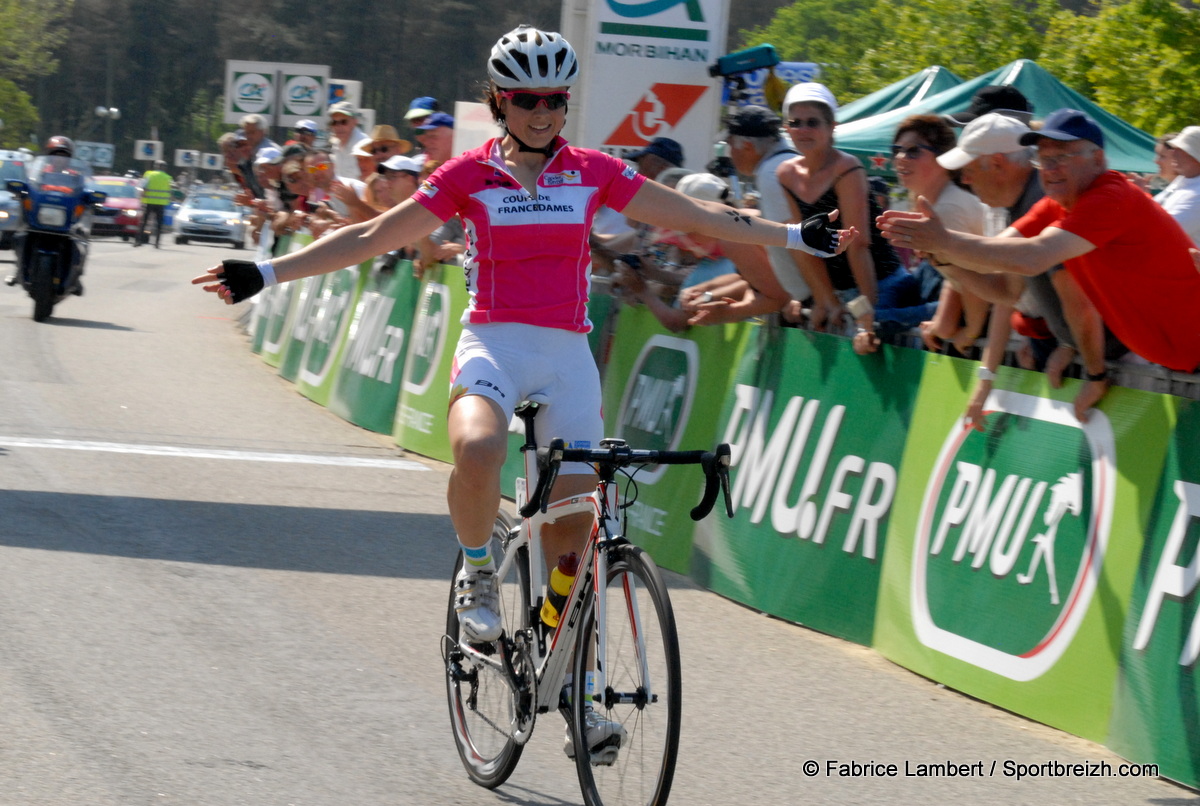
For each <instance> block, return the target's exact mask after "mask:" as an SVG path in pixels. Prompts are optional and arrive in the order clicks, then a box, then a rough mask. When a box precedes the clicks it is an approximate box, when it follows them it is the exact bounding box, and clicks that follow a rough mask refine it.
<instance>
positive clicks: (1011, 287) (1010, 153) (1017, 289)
mask: <svg viewBox="0 0 1200 806" xmlns="http://www.w3.org/2000/svg"><path fill="white" fill-rule="evenodd" d="M1029 132H1030V128H1029V127H1028V126H1027V125H1025V123H1024V122H1022V121H1021V120H1020V119H1019V118H1017V117H1015V116H1012V115H1008V114H1004V113H996V112H992V113H987V114H984V115H981V116H979V117H976V118H974V119H973V120H972V121H971V122H970V123H968V124H967V126H966V128H965V129H963V132H962V135H961V136H960V137H959V140H958V145H957V146H956V147H955V148H952V149H950V150H949V151H947V152H946V153H945V154H942V155H940V156H938V158H937V161H938V164H940V165H941V166H942V167H943V168H945V169H947V170H950V171H956V170H958V171H961V172H962V183H963V184H964V185H967V186H968V187H970V188H971V190H972V191H974V193H975V195H976V196H978V197H979V200H980V201H982V202H983V203H984V204H986V205H988V206H989V207H991V208H993V210H995V211H1002V212H1003V213H1004V219H1005V220H1004V224H1005V225H1008V224H1011V223H1012V222H1014V221H1017V220H1018V219H1020V218H1021V217H1022V216H1023V215H1025V214H1026V213H1027V212H1029V210H1030V209H1031V208H1032V207H1033V205H1034V204H1035V203H1037V202H1038V201H1039V200H1040V199H1041V198H1042V197H1043V196H1044V195H1045V194H1044V193H1043V191H1042V183H1041V179H1040V177H1039V175H1038V171H1037V169H1036V168H1034V167H1033V151H1032V149H1030V148H1029V147H1028V146H1023V145H1021V138H1022V137H1024V136H1025V135H1026V134H1028V133H1029ZM943 271H947V272H951V273H953V276H954V278H955V279H956V280H957V281H958V282H959V283H961V284H962V285H963V286H964V287H966V288H968V289H969V290H970V291H971V292H972V293H975V294H978V295H979V296H981V297H983V298H984V299H986V300H987V301H989V302H991V303H993V305H994V306H995V307H993V309H992V315H991V319H990V320H989V322H988V339H987V346H986V347H985V348H984V352H983V356H982V357H981V359H980V366H979V384H978V386H977V387H976V390H975V394H974V395H973V396H972V398H971V402H970V404H969V405H968V408H967V421H968V423H969V424H970V425H972V426H974V427H975V428H976V429H978V430H980V431H982V430H983V410H984V403H985V402H986V401H987V396H988V394H990V392H991V390H992V384H993V382H994V381H995V378H996V370H997V368H998V367H999V366H1000V363H1001V362H1002V361H1003V359H1004V352H1005V350H1006V349H1007V347H1008V340H1009V335H1010V334H1011V330H1012V327H1013V324H1014V323H1015V322H1020V323H1023V324H1025V325H1027V326H1028V327H1027V328H1023V330H1024V331H1025V335H1028V336H1030V343H1031V345H1032V346H1033V348H1034V351H1035V354H1036V353H1038V352H1040V353H1041V354H1040V355H1037V358H1039V359H1041V360H1039V361H1038V364H1039V365H1040V364H1041V363H1042V362H1043V361H1044V363H1045V368H1046V374H1047V375H1048V376H1049V379H1050V385H1051V386H1053V387H1054V388H1056V389H1057V388H1058V387H1059V386H1061V385H1062V374H1063V371H1064V370H1065V369H1066V368H1067V367H1068V366H1069V365H1070V362H1071V361H1072V360H1073V359H1074V357H1075V353H1076V347H1075V345H1076V339H1075V337H1074V336H1073V334H1072V332H1071V326H1070V324H1069V321H1068V319H1069V317H1068V314H1073V313H1074V311H1075V310H1076V309H1077V307H1078V306H1073V305H1067V306H1066V308H1067V310H1066V311H1064V305H1063V300H1064V299H1067V300H1078V299H1079V298H1080V297H1081V296H1082V294H1083V291H1082V289H1080V287H1079V284H1078V283H1077V282H1075V280H1074V279H1072V277H1071V275H1070V274H1069V273H1068V272H1066V271H1063V266H1062V264H1056V265H1054V266H1052V267H1050V268H1049V269H1047V270H1046V271H1044V272H1042V273H1041V274H1034V275H1028V276H1021V275H1018V274H1007V273H1006V274H977V273H975V272H971V271H962V270H960V269H957V268H955V267H953V266H948V267H945V268H944V269H943ZM1014 311H1016V312H1017V315H1016V316H1014V315H1013V312H1014ZM1036 320H1040V322H1039V321H1036ZM1039 331H1041V333H1043V334H1044V333H1045V331H1048V332H1049V336H1050V338H1046V337H1045V336H1044V335H1042V336H1041V337H1039V336H1038V335H1034V334H1037V333H1038V332H1039ZM1105 337H1106V338H1105V354H1106V356H1107V357H1109V358H1115V357H1117V356H1119V355H1120V354H1122V353H1124V352H1125V348H1124V346H1123V345H1122V344H1121V343H1120V342H1119V341H1118V340H1117V339H1116V338H1115V337H1113V336H1112V334H1111V333H1109V332H1107V330H1106V332H1105ZM1056 343H1057V344H1056ZM1043 345H1044V346H1043ZM1039 347H1042V348H1043V349H1042V350H1040V351H1039V350H1038V348H1039ZM1050 347H1053V348H1054V351H1053V352H1052V353H1049V354H1047V349H1048V348H1050Z"/></svg>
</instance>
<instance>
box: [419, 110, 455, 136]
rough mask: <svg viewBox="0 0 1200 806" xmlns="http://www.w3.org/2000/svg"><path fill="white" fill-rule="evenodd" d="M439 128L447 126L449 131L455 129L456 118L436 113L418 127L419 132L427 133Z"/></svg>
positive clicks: (443, 113)
mask: <svg viewBox="0 0 1200 806" xmlns="http://www.w3.org/2000/svg"><path fill="white" fill-rule="evenodd" d="M439 126H445V127H446V128H447V129H453V128H454V116H453V115H447V114H446V113H445V112H434V113H433V114H432V115H430V116H429V117H428V118H426V119H425V122H424V123H422V124H421V125H420V126H418V127H417V131H421V132H427V131H429V130H430V129H436V128H438V127H439Z"/></svg>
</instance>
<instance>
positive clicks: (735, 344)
mask: <svg viewBox="0 0 1200 806" xmlns="http://www.w3.org/2000/svg"><path fill="white" fill-rule="evenodd" d="M620 322H621V326H620V328H619V330H618V332H617V334H616V338H615V339H614V342H613V345H612V352H611V354H610V356H609V363H608V367H607V370H606V375H605V384H604V416H605V431H606V434H607V435H608V436H613V437H619V438H621V439H624V440H625V441H626V442H628V443H629V445H630V446H631V447H633V448H639V449H642V448H644V449H649V450H693V449H699V450H709V449H711V448H712V447H713V446H715V445H716V443H717V442H718V440H717V436H718V432H717V427H716V426H717V415H718V413H719V412H720V410H721V404H722V402H723V400H724V395H725V391H726V390H727V389H728V388H729V382H730V377H731V374H732V372H733V369H734V367H736V365H737V357H738V355H739V354H740V353H741V351H742V349H743V344H744V342H745V340H746V338H747V337H748V334H749V333H750V328H749V326H747V325H729V326H715V327H704V328H692V329H690V330H688V331H687V332H686V333H683V334H673V333H670V332H669V331H667V330H666V329H664V328H663V326H662V325H661V324H659V322H658V320H657V319H655V318H654V315H653V314H652V313H650V311H648V310H647V309H646V308H643V307H640V306H639V307H635V308H630V307H625V308H622V309H621V312H620ZM634 481H635V483H636V486H637V499H636V501H635V502H634V504H633V506H632V507H631V508H630V509H629V520H628V529H627V534H626V536H627V537H628V538H629V539H630V540H633V541H634V542H635V543H637V544H638V545H640V546H643V547H644V548H645V549H646V550H647V551H649V552H650V553H651V555H652V556H653V557H654V560H655V562H657V563H659V564H660V565H662V566H663V567H664V568H670V569H671V570H674V571H679V572H681V573H687V571H688V565H689V562H690V558H691V554H692V533H693V530H694V529H695V523H694V522H693V521H692V519H691V517H690V516H689V514H688V513H689V511H690V510H691V508H692V507H693V506H695V505H696V504H697V503H698V502H699V501H700V496H701V493H702V492H703V490H704V480H703V477H702V475H701V473H700V470H699V468H698V467H686V466H683V467H666V466H660V467H656V468H646V469H645V470H642V471H640V472H639V473H638V474H637V475H636V476H635V477H634ZM709 517H711V518H715V517H717V514H716V513H714V514H713V515H710V516H709Z"/></svg>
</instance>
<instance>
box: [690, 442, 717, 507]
mask: <svg viewBox="0 0 1200 806" xmlns="http://www.w3.org/2000/svg"><path fill="white" fill-rule="evenodd" d="M716 466H717V457H716V456H715V455H713V454H711V453H705V454H704V456H702V457H701V458H700V467H702V468H703V469H704V495H703V497H701V499H700V503H699V504H696V506H694V507H692V511H691V516H692V520H694V521H699V520H704V516H705V515H707V514H708V513H709V512H711V511H712V508H713V504H714V503H716V501H717V492H718V491H719V490H720V488H721V482H720V481H719V480H718V479H717V472H716Z"/></svg>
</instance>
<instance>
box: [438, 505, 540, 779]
mask: <svg viewBox="0 0 1200 806" xmlns="http://www.w3.org/2000/svg"><path fill="white" fill-rule="evenodd" d="M510 528H511V521H510V519H509V518H508V516H507V515H506V514H505V513H503V512H501V513H500V514H499V515H497V517H496V525H495V527H494V530H493V533H492V534H493V539H494V540H496V541H499V540H500V539H501V538H502V537H504V536H506V535H507V534H508V531H509V529H510ZM497 562H499V558H497ZM462 564H463V556H462V553H461V552H459V555H458V561H457V563H455V566H454V576H453V577H451V579H454V578H456V577H457V576H458V572H459V569H461V568H462ZM528 583H529V551H528V549H526V548H521V549H519V550H518V555H517V556H516V557H515V558H514V562H513V563H512V564H511V566H510V570H509V572H508V574H507V576H506V577H505V578H504V579H501V580H500V615H501V618H502V619H503V622H504V634H503V635H502V636H501V638H500V640H498V641H494V642H492V643H490V644H482V645H472V646H471V649H472V650H474V651H475V652H478V653H479V654H478V655H475V654H468V653H466V652H464V651H463V649H462V648H461V647H460V646H459V628H458V614H457V613H456V612H455V610H454V593H455V592H454V585H453V584H451V586H450V607H449V612H448V613H447V616H446V635H445V637H444V638H443V656H444V660H445V661H446V695H447V698H448V700H449V704H450V724H451V727H452V728H453V731H454V743H455V746H456V747H457V748H458V755H459V757H460V758H461V759H462V763H463V766H464V767H465V768H466V770H467V775H469V776H470V777H471V780H472V781H474V782H475V783H477V784H479V785H480V786H484V787H487V788H488V789H494V788H495V787H498V786H500V784H502V783H504V782H505V781H506V780H508V777H509V776H510V775H512V772H513V770H514V769H515V768H516V766H517V762H518V761H519V760H520V758H521V751H522V750H523V749H524V746H525V742H526V741H528V738H529V732H530V731H531V730H532V729H533V706H534V703H533V698H534V696H535V692H534V683H533V668H532V661H531V658H530V653H529V648H528V646H527V645H526V644H525V643H524V637H525V636H528V635H529V634H530V631H529V629H528V628H529V612H530V611H529V584H528ZM506 658H507V660H506ZM510 667H511V670H510Z"/></svg>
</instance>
